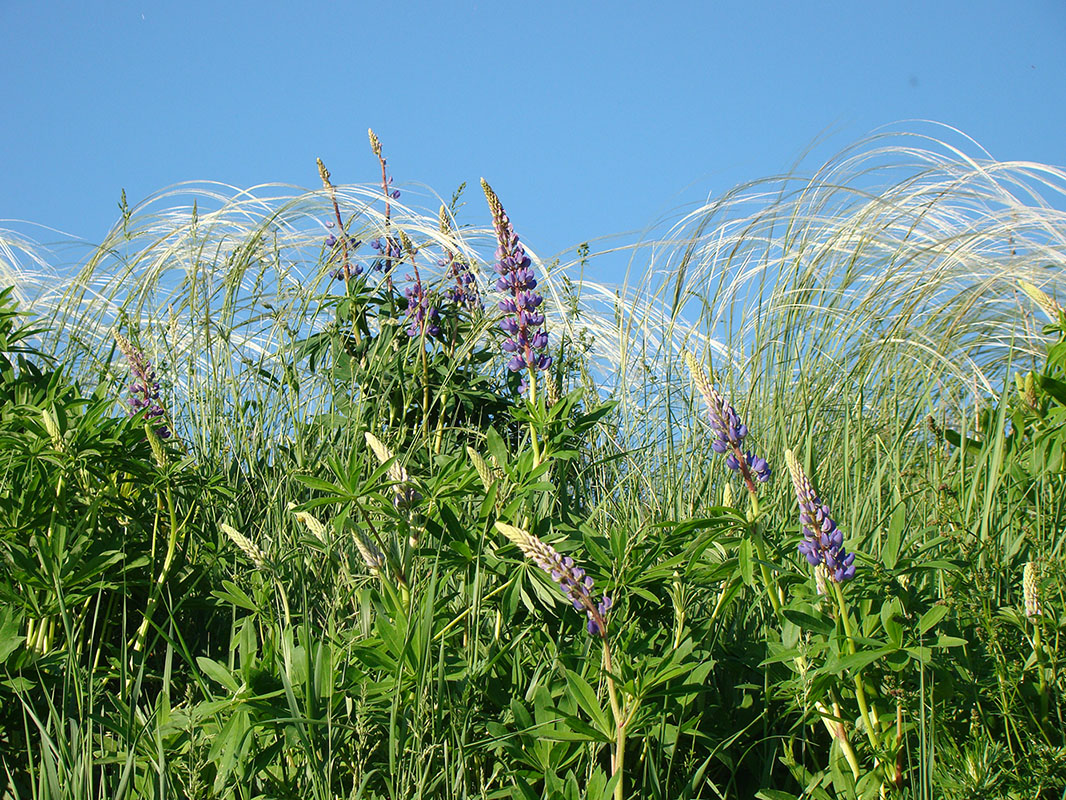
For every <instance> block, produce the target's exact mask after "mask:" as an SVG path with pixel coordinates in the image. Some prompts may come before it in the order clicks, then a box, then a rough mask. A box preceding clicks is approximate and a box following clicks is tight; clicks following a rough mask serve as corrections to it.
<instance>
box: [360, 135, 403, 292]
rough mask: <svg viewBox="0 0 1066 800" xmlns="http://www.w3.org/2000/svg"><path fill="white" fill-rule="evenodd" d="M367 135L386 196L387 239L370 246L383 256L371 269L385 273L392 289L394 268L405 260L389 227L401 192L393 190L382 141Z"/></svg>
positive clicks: (387, 282)
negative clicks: (378, 167)
mask: <svg viewBox="0 0 1066 800" xmlns="http://www.w3.org/2000/svg"><path fill="white" fill-rule="evenodd" d="M367 134H368V135H369V136H370V149H371V150H373V151H374V155H375V156H377V158H378V163H379V164H381V192H382V194H384V195H385V238H384V240H382V239H374V240H373V241H371V242H370V246H371V247H373V248H374V249H375V250H377V251H378V252H379V253H380V254H381V256H380V258H376V259H374V261H373V262H371V264H370V268H371V269H375V270H381V271H384V272H385V282H386V284H387V285H388V287H389V288H390V289H391V288H392V268H393V267H394V266H395V265H396V264H398V263H400V259H402V258H403V248H402V247H400V243H399V242H398V241H397V240H396V238H395V237H393V236H392V234H391V233H390V232H389V225H390V222H391V221H392V203H391V201H392V200H398V199H399V197H400V190H399V189H393V188H391V187H392V178H390V177H389V174H388V171H387V170H386V162H385V156H384V155H382V152H381V140H380V139H378V137H377V134H375V133H374V131H373V129H371V128H368V129H367Z"/></svg>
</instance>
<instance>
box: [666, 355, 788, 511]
mask: <svg viewBox="0 0 1066 800" xmlns="http://www.w3.org/2000/svg"><path fill="white" fill-rule="evenodd" d="M685 364H687V365H688V370H689V374H690V375H691V376H692V382H693V383H694V384H695V385H696V389H697V390H698V391H699V393H700V394H701V395H703V401H704V402H705V403H706V404H707V418H708V419H709V420H710V423H711V429H712V430H714V432H715V434H716V435H717V437H718V438H716V439H715V440H714V442H712V443H711V449H712V450H714V452H716V453H719V454H721V455H724V456H725V465H726V466H727V467H729V469H731V470H733V472H739V473H740V475H741V477H742V478H744V482H745V483H746V484H747V486H748V491H749V492H752V493H754V492H755V481H756V480H758V481H759V482H760V483H766V482H767V481H768V480H770V475H771V470H770V465H769V464H767V463H766V459H764V458H760V457H759V456H757V455H755V453H754V451H752V450H748V451H747V452H744V451H743V450H742V449H741V443H742V442H743V441H744V437H746V436H747V435H748V426H747V425H745V424H744V423H743V422H741V421H740V415H739V414H737V412H736V409H735V408H733V406H732V405H730V403H729V402H728V401H727V400H726V399H725V398H724V397H722V395H720V394H719V393H718V391H717V390H716V389H715V388H714V386H712V385H711V382H710V380H709V379H708V378H707V373H706V372H704V371H703V366H702V365H701V364H700V363H699V362H698V361H697V360H696V357H695V356H694V355H692V353H690V352H689V351H688V350H686V351H685Z"/></svg>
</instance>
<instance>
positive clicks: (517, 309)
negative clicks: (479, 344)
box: [481, 178, 552, 393]
mask: <svg viewBox="0 0 1066 800" xmlns="http://www.w3.org/2000/svg"><path fill="white" fill-rule="evenodd" d="M481 188H482V190H483V191H484V192H485V199H486V200H487V201H488V204H489V210H490V211H491V212H492V227H493V229H494V231H495V232H496V264H495V265H494V269H495V270H496V273H497V274H498V275H499V276H500V277H499V278H497V279H496V288H497V289H499V290H500V291H501V292H507V293H508V294H510V297H508V298H506V299H504V300H501V301H500V304H499V307H500V311H502V312H504V313H505V314H507V315H508V316H506V317H504V318H503V319H502V320H500V328H501V329H502V330H503V332H504V333H506V334H507V338H506V339H504V340H503V344H502V345H501V348H502V350H503V352H504V353H505V354H510V356H511V358H510V360H509V361H508V362H507V368H508V369H509V370H510V371H511V372H521V371H523V370H524V371H525V372H526V375H525V376H524V377H523V380H522V386H521V388H520V391H521V392H522V393H525V391H526V389H527V388H528V387H529V386H535V385H536V375H537V372H542V371H544V370H546V369H548V367H550V366H551V363H552V359H551V356H549V355H545V353H544V351H545V350H546V349H547V347H548V332H547V331H545V330H543V326H544V314H542V313H541V312H539V311H537V309H538V308H539V307H540V305H541V303H543V302H544V296H543V295H541V294H538V293H537V292H535V291H534V289H536V288H537V279H536V276H535V275H534V272H533V262H532V260H530V258H529V256H528V255H526V250H525V248H524V247H523V246H522V243H521V242H520V241H519V240H518V235H517V234H516V233H515V232H514V226H513V225H511V220H510V219H508V217H507V212H506V211H504V210H503V205H502V204H501V203H500V198H499V197H497V196H496V193H495V192H494V191H492V187H491V186H489V184H488V181H486V180H485V179H484V178H482V179H481ZM538 329H539V330H538Z"/></svg>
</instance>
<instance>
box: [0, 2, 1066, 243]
mask: <svg viewBox="0 0 1066 800" xmlns="http://www.w3.org/2000/svg"><path fill="white" fill-rule="evenodd" d="M0 76H2V78H3V79H2V80H0V108H2V109H3V117H4V119H5V122H4V124H3V125H2V126H0V154H2V165H3V168H2V169H0V220H11V219H18V220H28V221H30V222H33V223H40V224H42V225H47V226H50V227H54V228H57V229H59V230H61V231H64V232H66V233H68V234H71V235H74V236H78V237H82V238H84V239H87V240H89V241H99V240H100V239H101V238H102V237H103V236H104V234H105V232H106V230H107V229H108V228H109V227H110V225H111V224H112V223H113V222H114V221H115V219H116V217H117V208H116V203H117V201H118V199H119V193H120V190H121V189H123V188H125V190H126V192H127V194H128V196H129V198H130V200H131V201H134V202H135V201H137V200H140V199H143V198H144V197H146V196H148V195H149V194H151V193H152V192H154V191H157V190H159V189H163V188H165V187H167V186H169V185H171V184H174V183H177V182H180V181H187V180H201V179H204V180H215V181H221V182H224V183H230V184H234V185H237V186H241V187H246V186H252V185H255V184H260V183H269V182H281V183H292V184H297V185H301V186H305V187H309V188H317V187H318V185H319V183H318V177H317V173H316V170H315V158H316V157H318V156H321V157H322V158H323V159H324V160H325V162H326V164H327V165H328V166H329V168H330V170H331V171H332V173H333V176H334V179H335V181H337V182H369V181H373V180H374V179H375V177H376V164H375V162H374V159H373V156H372V155H371V153H370V151H369V147H368V145H367V140H366V129H367V128H368V127H373V128H374V129H375V130H376V131H377V133H378V134H379V136H380V137H381V139H382V141H383V142H384V145H385V149H386V154H387V156H388V157H389V167H390V170H391V171H392V173H393V174H394V176H395V179H396V181H397V183H398V184H401V185H402V184H403V183H405V182H409V181H417V182H420V183H424V184H427V185H429V186H431V187H432V188H433V189H435V190H436V191H437V192H439V193H440V194H441V195H443V196H448V195H450V193H451V191H452V190H453V189H454V188H455V187H456V186H457V185H458V184H459V183H460V182H461V181H467V182H468V183H469V185H470V186H471V187H472V188H474V187H476V182H477V179H478V178H479V177H481V176H484V177H486V178H487V179H488V180H489V181H490V182H491V183H492V184H493V186H494V187H495V189H496V190H497V192H498V193H499V194H500V196H501V198H502V199H503V202H504V204H505V206H506V207H507V209H508V211H509V213H510V215H511V218H512V220H513V222H514V223H515V226H516V229H517V230H518V232H519V234H520V235H521V236H522V237H523V239H524V240H525V241H527V242H528V243H529V244H530V245H531V246H533V247H534V248H535V249H536V250H537V252H539V253H540V254H541V255H542V256H544V255H550V254H552V253H554V252H556V251H560V250H563V249H564V248H568V247H572V246H574V245H576V244H578V243H579V242H581V241H584V240H586V239H591V238H595V237H599V236H604V235H608V234H615V233H622V232H626V231H632V230H635V229H640V228H643V227H645V226H647V225H649V224H650V223H652V222H654V221H655V220H656V219H657V218H659V217H660V216H661V215H663V214H667V213H669V212H672V211H676V210H677V209H678V208H680V207H682V205H683V204H685V203H691V202H694V201H699V200H701V199H703V198H706V197H708V196H712V195H717V194H719V193H721V192H724V191H725V190H727V189H728V188H730V187H731V186H733V185H735V184H737V183H739V182H742V181H747V180H753V179H757V178H761V177H765V176H769V175H772V174H775V173H778V172H781V171H784V170H787V169H789V168H790V167H791V166H792V164H793V162H794V161H795V160H796V159H797V158H798V157H799V156H800V155H801V154H802V153H803V152H804V150H806V149H807V148H808V146H809V145H811V144H812V143H813V142H815V141H816V140H821V142H822V143H821V144H820V145H819V146H818V148H817V149H816V151H815V156H814V158H813V160H811V161H808V162H805V163H806V164H807V165H808V166H809V167H814V166H816V162H817V161H818V160H819V158H820V157H823V156H828V155H829V154H831V153H832V152H834V151H836V150H838V149H841V148H843V147H844V146H846V145H848V144H850V143H852V142H853V141H855V140H856V139H858V138H860V137H862V136H863V135H865V134H867V133H869V132H871V131H873V130H874V129H876V128H878V127H879V126H884V125H892V124H894V123H899V122H900V121H902V120H908V119H915V118H918V119H929V120H935V121H938V122H942V123H946V124H948V125H952V126H955V127H957V128H960V129H961V130H962V131H964V132H965V133H966V134H968V135H970V136H972V137H973V138H975V139H976V140H977V141H978V142H979V143H980V144H982V145H983V146H984V147H985V148H987V149H988V150H989V151H990V152H991V154H992V155H993V156H994V157H996V158H998V159H1002V160H1008V159H1023V160H1031V161H1041V162H1046V163H1051V164H1056V165H1063V164H1066V4H1064V3H1062V2H1061V0H1053V1H1052V0H1041V1H1035V2H1022V3H1011V4H1008V3H1002V2H999V3H996V2H983V1H982V0H971V1H970V2H929V1H927V2H884V3H863V2H850V3H843V2H811V3H795V2H751V1H749V2H729V3H722V2H709V1H708V2H691V3H663V4H661V8H653V4H651V3H646V2H641V3H636V2H614V3H606V2H587V3H586V2H577V0H570V2H529V1H528V0H526V2H507V1H505V0H493V1H491V2H490V1H488V0H478V2H467V1H466V0H453V2H448V3H443V2H405V3H390V2H387V1H386V0H379V2H374V3H363V2H351V3H341V2H308V3H299V4H297V3H291V2H290V3H279V2H267V1H265V0H264V1H261V2H255V3H251V2H218V1H217V0H215V1H214V2H200V0H182V1H181V2H159V1H158V0H151V1H149V0H108V1H107V2H92V1H86V0H82V1H81V2H64V3H58V2H50V1H49V0H38V1H37V2H29V1H28V0H27V1H23V0H3V2H0ZM897 127H914V126H913V125H907V124H904V125H902V126H897ZM405 199H407V198H406V197H405ZM470 199H471V200H472V201H475V202H476V203H477V205H475V204H473V203H472V204H471V205H470V206H469V207H468V210H467V212H466V218H465V221H468V222H480V223H487V222H488V216H487V212H485V210H484V208H483V207H482V206H481V205H480V198H478V197H477V196H476V195H473V194H471V195H470ZM0 227H18V226H13V225H12V223H10V222H7V223H5V222H0ZM21 229H23V230H25V228H24V227H22V228H21ZM30 233H31V234H32V235H34V236H35V237H36V238H38V239H39V240H43V241H54V240H55V239H57V238H59V237H57V236H55V235H54V234H52V233H50V232H48V231H42V230H39V229H38V230H31V231H30Z"/></svg>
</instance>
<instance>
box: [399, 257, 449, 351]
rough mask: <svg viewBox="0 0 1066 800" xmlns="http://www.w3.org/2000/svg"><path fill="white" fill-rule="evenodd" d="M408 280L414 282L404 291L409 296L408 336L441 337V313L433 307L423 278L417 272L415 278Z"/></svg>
mask: <svg viewBox="0 0 1066 800" xmlns="http://www.w3.org/2000/svg"><path fill="white" fill-rule="evenodd" d="M407 280H409V281H414V283H412V284H411V285H410V286H408V287H407V288H406V289H404V291H403V293H404V294H405V295H406V296H407V319H409V320H411V324H410V325H409V326H408V327H407V335H408V336H410V337H411V338H414V337H416V336H423V335H425V336H427V337H433V336H440V312H439V311H438V310H437V307H436V306H435V305H433V303H432V301H431V299H430V296H429V295H428V294H426V288H425V286H423V285H422V278H421V276H420V275H419V274H418V270H415V276H414V277H413V278H412V277H411V276H410V275H408V276H407Z"/></svg>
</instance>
